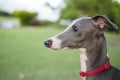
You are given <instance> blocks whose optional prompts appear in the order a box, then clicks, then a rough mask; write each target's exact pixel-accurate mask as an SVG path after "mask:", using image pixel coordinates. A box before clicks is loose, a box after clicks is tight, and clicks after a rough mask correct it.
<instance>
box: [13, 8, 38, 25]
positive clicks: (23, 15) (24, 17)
mask: <svg viewBox="0 0 120 80" xmlns="http://www.w3.org/2000/svg"><path fill="white" fill-rule="evenodd" d="M12 15H14V16H16V17H18V18H19V19H20V21H21V24H22V25H26V24H28V23H29V21H30V20H32V19H35V18H36V16H37V13H36V12H28V11H25V10H21V11H15V12H13V13H12Z"/></svg>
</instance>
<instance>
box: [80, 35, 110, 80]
mask: <svg viewBox="0 0 120 80" xmlns="http://www.w3.org/2000/svg"><path fill="white" fill-rule="evenodd" d="M79 50H80V63H81V70H82V71H84V72H87V71H90V70H94V69H96V68H97V67H99V66H102V65H103V64H105V63H106V62H108V61H109V58H108V56H107V47H106V40H105V37H104V35H102V36H101V37H100V38H99V39H98V40H96V41H95V43H93V45H91V46H88V47H86V48H80V49H79ZM92 76H94V75H92ZM83 80H89V79H88V77H83Z"/></svg>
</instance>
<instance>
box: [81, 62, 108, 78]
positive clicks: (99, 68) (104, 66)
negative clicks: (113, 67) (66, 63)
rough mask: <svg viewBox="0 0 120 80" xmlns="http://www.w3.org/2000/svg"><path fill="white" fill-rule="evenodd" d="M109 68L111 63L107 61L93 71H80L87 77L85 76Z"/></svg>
mask: <svg viewBox="0 0 120 80" xmlns="http://www.w3.org/2000/svg"><path fill="white" fill-rule="evenodd" d="M109 68H110V63H109V62H107V63H105V64H104V65H103V66H100V67H98V68H96V69H94V70H91V71H88V72H83V71H80V72H79V73H80V76H82V77H85V76H91V75H93V74H96V73H99V72H101V71H104V70H107V69H109Z"/></svg>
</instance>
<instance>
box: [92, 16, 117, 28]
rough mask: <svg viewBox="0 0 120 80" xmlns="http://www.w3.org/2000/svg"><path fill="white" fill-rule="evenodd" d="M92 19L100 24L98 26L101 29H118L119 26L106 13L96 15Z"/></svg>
mask: <svg viewBox="0 0 120 80" xmlns="http://www.w3.org/2000/svg"><path fill="white" fill-rule="evenodd" d="M92 19H93V20H94V21H95V23H96V24H97V25H98V28H99V29H101V30H104V29H105V28H106V27H110V28H114V29H116V30H118V26H117V25H116V24H114V23H113V22H111V21H110V20H109V18H108V17H107V16H105V15H98V16H94V17H92Z"/></svg>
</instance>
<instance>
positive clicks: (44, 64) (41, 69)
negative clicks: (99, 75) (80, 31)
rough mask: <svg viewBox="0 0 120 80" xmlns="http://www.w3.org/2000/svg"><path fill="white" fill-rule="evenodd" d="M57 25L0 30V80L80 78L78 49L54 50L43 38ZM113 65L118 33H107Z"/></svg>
mask: <svg viewBox="0 0 120 80" xmlns="http://www.w3.org/2000/svg"><path fill="white" fill-rule="evenodd" d="M61 31H62V29H56V28H54V29H53V28H47V27H46V28H20V29H0V80H80V76H79V73H78V72H79V69H80V64H79V51H77V50H60V51H54V50H51V49H48V48H46V47H45V46H44V45H43V42H44V40H46V39H48V38H49V37H51V36H53V35H55V34H58V33H59V32H61ZM106 36H107V41H108V42H107V44H108V48H109V50H108V52H109V56H110V58H111V62H112V64H114V65H115V66H116V67H118V68H120V63H119V60H120V59H119V57H120V42H119V40H120V35H118V34H110V33H106Z"/></svg>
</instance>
